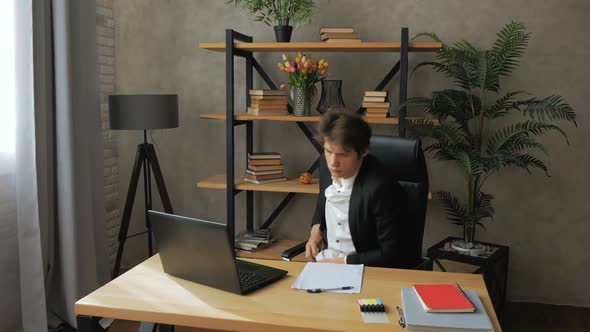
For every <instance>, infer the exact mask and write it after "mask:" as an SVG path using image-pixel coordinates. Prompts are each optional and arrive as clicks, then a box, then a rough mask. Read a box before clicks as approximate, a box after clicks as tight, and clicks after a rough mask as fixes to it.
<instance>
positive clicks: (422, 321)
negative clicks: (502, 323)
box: [402, 284, 494, 332]
mask: <svg viewBox="0 0 590 332" xmlns="http://www.w3.org/2000/svg"><path fill="white" fill-rule="evenodd" d="M402 305H403V315H404V317H403V318H404V320H405V325H406V326H405V327H406V329H407V330H408V331H440V332H455V331H462V332H488V331H494V326H493V325H492V322H491V321H490V318H489V316H488V314H487V312H486V310H485V308H484V306H483V303H482V302H481V300H480V298H479V296H478V295H477V293H476V292H475V291H463V290H462V289H461V287H460V286H459V285H457V284H440V285H414V287H413V288H402Z"/></svg>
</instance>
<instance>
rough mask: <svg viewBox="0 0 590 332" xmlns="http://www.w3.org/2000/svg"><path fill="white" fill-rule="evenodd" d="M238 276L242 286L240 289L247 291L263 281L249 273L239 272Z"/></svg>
mask: <svg viewBox="0 0 590 332" xmlns="http://www.w3.org/2000/svg"><path fill="white" fill-rule="evenodd" d="M239 274H240V285H241V286H242V289H248V288H250V287H252V286H254V285H256V284H258V283H259V282H261V281H262V280H264V278H261V277H260V276H258V275H256V274H254V273H251V272H242V271H240V272H239Z"/></svg>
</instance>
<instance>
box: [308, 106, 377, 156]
mask: <svg viewBox="0 0 590 332" xmlns="http://www.w3.org/2000/svg"><path fill="white" fill-rule="evenodd" d="M319 136H320V137H319V140H320V142H322V144H323V143H324V139H325V138H326V137H329V138H330V140H331V141H332V142H333V143H334V144H337V145H342V146H343V147H345V148H349V149H354V150H355V151H356V152H357V153H358V156H359V158H360V157H361V154H362V153H363V152H364V151H365V150H366V149H367V148H368V147H369V140H370V138H371V127H370V126H369V124H368V123H366V122H365V120H363V118H362V117H361V116H360V115H358V114H356V113H355V112H354V111H352V110H349V109H334V110H329V111H328V112H326V113H324V115H322V117H321V118H320V125H319Z"/></svg>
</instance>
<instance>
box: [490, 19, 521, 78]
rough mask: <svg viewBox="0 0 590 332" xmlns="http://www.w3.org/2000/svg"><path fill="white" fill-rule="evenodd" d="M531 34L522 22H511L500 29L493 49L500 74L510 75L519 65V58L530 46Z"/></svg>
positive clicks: (492, 52)
mask: <svg viewBox="0 0 590 332" xmlns="http://www.w3.org/2000/svg"><path fill="white" fill-rule="evenodd" d="M529 39H530V34H529V33H526V32H525V26H524V24H522V23H518V22H510V23H509V24H507V25H506V26H504V27H503V28H502V30H500V32H498V34H497V39H496V41H495V42H494V46H493V47H492V49H491V54H492V56H493V57H494V60H495V62H496V65H497V66H498V76H508V75H510V74H511V73H512V71H513V70H514V69H515V68H516V67H517V66H518V62H519V59H520V58H521V57H522V56H523V55H524V51H525V50H526V47H527V46H528V41H529Z"/></svg>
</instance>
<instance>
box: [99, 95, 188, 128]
mask: <svg viewBox="0 0 590 332" xmlns="http://www.w3.org/2000/svg"><path fill="white" fill-rule="evenodd" d="M109 120H110V126H111V129H136V130H147V129H165V128H176V127H178V95H173V94H167V95H155V94H154V95H152V94H149V95H148V94H142V95H111V96H109Z"/></svg>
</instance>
